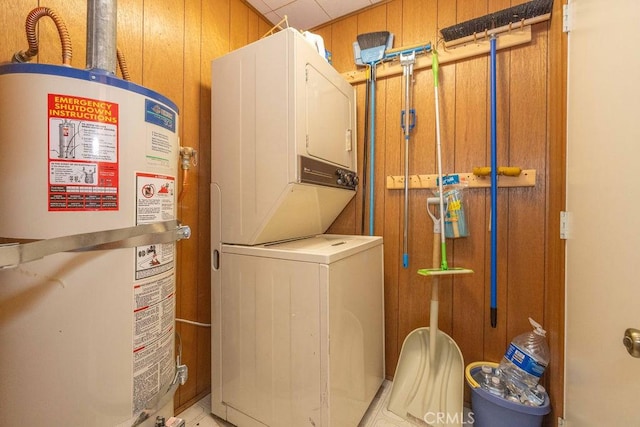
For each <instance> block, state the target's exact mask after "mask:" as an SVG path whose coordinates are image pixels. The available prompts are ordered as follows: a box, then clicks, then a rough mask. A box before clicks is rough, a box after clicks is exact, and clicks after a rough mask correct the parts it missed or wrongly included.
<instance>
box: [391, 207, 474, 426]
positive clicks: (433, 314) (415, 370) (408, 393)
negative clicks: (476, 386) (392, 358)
mask: <svg viewBox="0 0 640 427" xmlns="http://www.w3.org/2000/svg"><path fill="white" fill-rule="evenodd" d="M438 202H439V199H438V198H437V197H436V198H429V200H428V201H427V205H429V204H431V203H434V204H435V203H438ZM429 215H430V216H431V217H432V218H433V219H434V226H433V227H434V233H433V236H434V241H433V264H434V269H429V270H430V271H438V272H440V271H442V270H440V269H439V268H438V267H439V266H440V260H439V258H440V238H439V236H440V230H441V226H442V221H440V220H439V219H436V218H435V217H434V216H433V215H432V214H431V211H429ZM421 271H422V270H421ZM454 271H455V272H458V271H460V270H451V272H452V273H453V272H454ZM466 272H469V271H468V270H466ZM423 274H424V273H423ZM453 274H456V273H453ZM440 275H442V274H441V273H438V274H434V275H431V274H430V276H431V284H432V290H431V305H430V307H431V310H430V318H429V325H430V326H429V327H421V328H417V329H414V330H413V331H412V332H411V333H409V335H407V337H406V338H405V340H404V342H403V344H402V349H401V351H400V357H399V359H398V364H397V367H396V373H395V376H394V379H393V384H392V388H391V393H390V396H389V403H388V405H387V409H388V410H390V411H391V412H393V413H394V414H396V415H398V416H399V417H402V418H404V419H406V420H410V419H412V418H417V419H419V420H422V421H424V422H426V423H427V424H429V425H432V426H438V427H445V426H446V427H453V426H461V425H462V421H463V419H464V416H463V410H464V409H463V400H464V359H463V357H462V352H461V351H460V348H459V347H458V345H457V344H456V342H455V341H454V340H453V339H452V338H451V337H450V336H449V335H447V334H446V333H444V332H443V331H441V330H439V329H438V287H439V283H438V282H439V277H440Z"/></svg>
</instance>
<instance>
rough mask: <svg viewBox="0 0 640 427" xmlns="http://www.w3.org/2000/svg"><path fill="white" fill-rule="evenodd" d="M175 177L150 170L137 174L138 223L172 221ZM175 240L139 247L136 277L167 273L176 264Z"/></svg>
mask: <svg viewBox="0 0 640 427" xmlns="http://www.w3.org/2000/svg"><path fill="white" fill-rule="evenodd" d="M175 181H176V180H175V178H174V177H172V176H167V175H157V174H149V173H137V174H136V195H137V196H136V198H137V200H136V224H138V225H140V224H151V223H154V222H161V221H170V220H172V219H174V212H175V199H176V198H175V188H176V186H175ZM174 246H175V245H174V244H173V243H165V244H155V245H147V246H139V247H137V248H136V274H135V279H136V280H140V279H144V278H146V277H151V276H155V275H158V274H161V273H164V272H166V271H168V270H170V269H172V268H173V260H174Z"/></svg>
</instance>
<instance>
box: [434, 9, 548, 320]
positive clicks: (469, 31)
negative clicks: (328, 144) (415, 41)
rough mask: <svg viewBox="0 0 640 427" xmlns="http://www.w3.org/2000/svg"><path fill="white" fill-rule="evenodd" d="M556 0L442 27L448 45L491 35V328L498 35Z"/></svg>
mask: <svg viewBox="0 0 640 427" xmlns="http://www.w3.org/2000/svg"><path fill="white" fill-rule="evenodd" d="M552 8H553V0H532V1H529V2H526V3H523V4H521V5H518V6H513V7H510V8H507V9H503V10H500V11H498V12H494V13H491V14H489V15H485V16H482V17H479V18H475V19H471V20H469V21H465V22H462V23H460V24H457V25H453V26H451V27H447V28H443V29H442V30H440V33H441V34H442V37H443V38H444V41H445V47H447V48H450V47H453V46H456V45H459V44H462V43H466V42H469V41H472V40H476V39H477V38H478V37H488V38H489V41H490V47H491V48H490V58H491V66H490V71H491V73H490V74H491V77H490V83H491V301H490V309H491V327H493V328H495V327H496V326H497V323H498V320H497V319H498V308H497V293H498V292H497V288H498V267H497V266H498V261H497V259H498V238H497V235H498V220H497V218H498V203H497V198H498V162H497V136H496V135H497V119H496V116H497V114H496V110H497V108H496V37H497V35H498V34H499V33H501V32H506V31H509V30H511V28H512V26H513V24H520V25H521V26H525V25H531V24H535V23H538V22H543V21H546V20H548V19H549V18H550V17H551V10H552Z"/></svg>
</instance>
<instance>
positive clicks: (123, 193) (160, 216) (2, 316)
mask: <svg viewBox="0 0 640 427" xmlns="http://www.w3.org/2000/svg"><path fill="white" fill-rule="evenodd" d="M0 93H1V94H2V97H1V99H0V177H1V178H2V185H0V200H1V202H0V238H2V242H4V243H10V244H12V245H10V246H4V247H0V249H4V250H5V251H7V250H10V249H12V248H15V245H13V244H15V243H20V244H23V245H24V250H21V251H19V255H20V256H24V257H26V258H28V257H29V256H31V255H33V253H35V254H36V255H35V257H37V253H38V251H36V250H31V249H29V251H31V252H29V251H28V250H27V248H31V247H33V246H29V245H28V242H30V241H32V240H37V241H44V242H46V241H50V245H49V246H51V245H54V246H55V243H61V242H66V240H65V236H73V235H76V234H79V233H92V234H91V235H93V234H98V235H100V232H102V231H105V230H107V232H106V233H102V237H103V238H104V237H105V236H106V237H107V240H109V237H110V234H109V233H113V230H121V229H129V228H131V229H132V230H135V229H136V227H140V226H144V225H145V224H154V223H165V222H168V221H172V220H175V216H176V194H175V193H176V176H177V173H178V171H177V167H178V156H179V141H178V111H177V107H176V105H175V104H174V103H172V102H171V101H170V100H168V99H167V98H165V97H163V96H161V95H159V94H157V93H155V92H153V91H150V90H148V89H145V88H143V87H141V86H138V85H135V84H133V83H130V82H127V81H124V80H121V79H119V78H116V77H113V76H111V75H107V74H105V73H104V72H92V71H86V70H79V69H73V68H69V67H63V66H53V65H39V64H7V65H2V66H0ZM109 230H111V231H109ZM83 239H84V238H79V240H81V241H80V242H79V245H80V247H83V248H85V247H86V246H91V243H90V241H82V240H83ZM111 240H113V239H111ZM124 240H125V243H126V240H127V239H124ZM103 241H104V240H103ZM132 241H133V240H129V243H130V244H129V245H124V247H119V246H118V245H116V244H112V245H110V246H107V247H101V248H99V249H100V250H90V251H76V252H60V253H56V254H53V255H50V256H46V257H43V258H42V259H39V260H35V261H31V262H24V263H22V262H20V263H17V265H4V266H3V265H0V268H1V269H0V348H2V350H1V351H0V402H1V404H0V406H1V407H2V410H0V425H16V426H18V425H19V426H44V425H53V424H55V425H64V426H92V427H97V426H109V427H111V426H132V425H136V424H137V425H143V426H148V425H154V424H155V423H154V422H155V414H154V415H153V416H152V417H149V419H147V420H146V421H144V422H141V421H140V420H142V419H143V418H145V413H147V412H148V411H149V410H150V409H154V408H155V409H160V408H161V407H163V408H164V409H162V410H161V411H160V412H159V414H161V415H163V416H165V417H167V418H168V417H169V416H171V415H173V399H172V393H168V389H169V384H171V382H172V381H173V380H174V375H175V372H176V359H175V355H174V342H175V341H174V340H175V330H174V325H175V276H176V274H175V270H176V261H175V256H176V251H175V239H174V240H171V241H167V240H165V241H162V242H160V243H154V238H153V237H149V238H148V239H145V238H144V237H140V236H138V240H135V242H136V243H135V244H133V245H132V244H131V242H132ZM44 246H46V244H44V245H43V247H44ZM61 247H62V249H61V250H67V249H68V247H67V246H64V245H62V246H61ZM53 249H55V248H53ZM47 250H51V247H49V248H47V249H46V250H43V252H47ZM32 252H33V253H32ZM0 254H1V252H0ZM0 258H2V257H0ZM27 261H29V260H28V259H27ZM174 390H175V389H174ZM145 411H147V412H145ZM141 414H142V416H141ZM139 421H140V422H139Z"/></svg>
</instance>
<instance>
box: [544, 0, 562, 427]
mask: <svg viewBox="0 0 640 427" xmlns="http://www.w3.org/2000/svg"><path fill="white" fill-rule="evenodd" d="M552 13H553V16H556V17H557V16H562V4H561V3H559V2H554V4H553V12H552ZM549 27H550V30H549V53H548V63H547V65H548V71H547V72H548V75H549V76H548V83H549V84H548V86H547V89H548V90H547V102H548V105H549V107H548V110H547V123H548V124H549V126H548V134H547V138H548V140H549V143H548V147H547V151H546V157H545V160H546V162H547V173H546V177H545V185H546V212H545V215H546V224H547V227H546V230H545V247H546V251H545V290H544V292H545V304H544V323H545V325H547V329H548V330H549V334H548V339H549V348H550V350H551V362H550V364H549V367H548V368H547V374H545V377H546V378H545V380H546V382H545V385H546V387H547V390H549V394H550V395H551V396H552V398H554V399H553V406H552V407H551V414H550V416H549V417H547V418H548V419H550V420H555V419H557V418H558V417H559V416H563V414H564V401H563V399H562V395H563V393H564V307H565V293H564V282H563V281H562V280H561V278H563V277H564V274H565V270H564V265H565V252H564V249H565V247H564V241H563V240H560V237H559V236H560V222H559V221H558V217H559V215H560V212H561V211H562V210H564V208H565V188H566V187H565V174H566V171H565V164H566V151H565V150H566V141H565V135H566V123H567V118H566V105H567V96H566V94H567V91H566V88H567V87H566V82H567V61H566V58H567V39H566V37H564V34H563V32H562V20H561V19H552V20H551V22H550V24H549ZM547 424H549V425H550V423H547Z"/></svg>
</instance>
